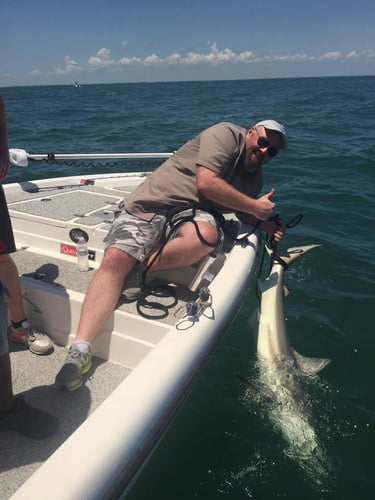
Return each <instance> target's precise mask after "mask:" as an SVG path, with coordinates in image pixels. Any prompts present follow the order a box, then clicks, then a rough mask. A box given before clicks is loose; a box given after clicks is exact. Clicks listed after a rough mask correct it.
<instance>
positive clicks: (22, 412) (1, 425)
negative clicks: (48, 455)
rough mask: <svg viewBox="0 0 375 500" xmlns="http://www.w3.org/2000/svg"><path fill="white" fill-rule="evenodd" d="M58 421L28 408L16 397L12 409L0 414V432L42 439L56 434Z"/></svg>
mask: <svg viewBox="0 0 375 500" xmlns="http://www.w3.org/2000/svg"><path fill="white" fill-rule="evenodd" d="M58 427H59V420H58V419H57V418H56V417H55V416H53V415H50V414H49V413H47V412H45V411H43V410H38V409H37V408H34V407H33V406H30V405H28V404H27V403H26V401H25V400H24V399H23V396H21V395H18V396H16V397H15V398H14V402H13V406H12V408H11V409H10V410H9V411H7V412H2V413H0V432H8V431H15V432H19V433H20V434H23V435H24V436H26V437H29V438H32V439H44V438H47V437H50V436H52V435H53V434H55V433H56V431H57V429H58Z"/></svg>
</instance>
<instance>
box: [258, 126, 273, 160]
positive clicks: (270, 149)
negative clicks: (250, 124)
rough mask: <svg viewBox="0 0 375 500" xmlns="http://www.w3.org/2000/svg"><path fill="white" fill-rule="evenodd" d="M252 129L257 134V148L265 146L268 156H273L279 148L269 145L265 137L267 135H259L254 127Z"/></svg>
mask: <svg viewBox="0 0 375 500" xmlns="http://www.w3.org/2000/svg"><path fill="white" fill-rule="evenodd" d="M254 130H255V132H256V133H257V134H258V142H257V144H258V148H261V149H263V148H267V154H268V156H269V157H270V158H273V157H274V156H276V155H277V153H278V152H279V150H278V149H276V148H274V147H272V146H270V141H269V140H268V139H267V137H263V136H260V135H259V132H258V130H257V129H256V127H254Z"/></svg>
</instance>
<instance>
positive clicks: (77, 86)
mask: <svg viewBox="0 0 375 500" xmlns="http://www.w3.org/2000/svg"><path fill="white" fill-rule="evenodd" d="M73 85H74V86H75V87H76V88H80V87H81V84H80V83H79V82H74V84H73Z"/></svg>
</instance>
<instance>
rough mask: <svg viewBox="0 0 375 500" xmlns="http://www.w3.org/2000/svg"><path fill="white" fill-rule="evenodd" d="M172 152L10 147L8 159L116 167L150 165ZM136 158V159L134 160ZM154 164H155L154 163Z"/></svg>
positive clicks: (18, 162) (24, 164)
mask: <svg viewBox="0 0 375 500" xmlns="http://www.w3.org/2000/svg"><path fill="white" fill-rule="evenodd" d="M172 154H173V153H156V152H147V153H67V154H66V153H52V152H51V153H41V154H30V153H28V152H27V151H25V150H24V149H10V150H9V159H10V163H11V164H12V165H15V166H17V167H27V166H28V165H29V162H33V161H41V162H46V163H48V164H55V165H67V166H76V167H80V166H85V167H87V166H95V167H116V166H119V165H121V166H124V165H132V166H134V165H137V167H141V166H150V165H151V164H152V163H157V162H158V163H159V164H160V161H164V160H166V159H167V158H169V157H170V156H172ZM135 160H136V161H135ZM154 166H155V165H154Z"/></svg>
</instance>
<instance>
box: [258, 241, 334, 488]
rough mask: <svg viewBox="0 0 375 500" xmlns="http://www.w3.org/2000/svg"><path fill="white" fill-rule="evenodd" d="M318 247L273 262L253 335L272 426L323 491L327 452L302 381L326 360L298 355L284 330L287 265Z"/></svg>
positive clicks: (327, 475) (263, 284)
mask: <svg viewBox="0 0 375 500" xmlns="http://www.w3.org/2000/svg"><path fill="white" fill-rule="evenodd" d="M317 246H319V245H310V246H302V247H298V248H297V247H296V248H289V249H288V250H287V251H286V253H285V254H284V255H281V256H280V257H281V259H282V263H281V262H280V261H278V260H273V264H272V267H271V270H270V273H269V276H268V277H267V278H266V279H265V280H264V281H263V282H260V283H259V287H260V290H261V293H262V295H261V304H260V314H259V324H258V336H257V356H258V371H259V380H258V384H257V385H258V387H259V388H260V393H261V394H263V395H264V396H265V397H266V399H267V401H268V404H267V408H268V417H269V419H270V421H271V422H272V423H273V424H274V427H275V428H276V429H277V430H278V431H279V432H280V433H281V435H282V436H283V438H284V441H285V442H286V443H287V444H288V447H287V449H285V450H284V452H285V454H286V455H287V456H288V457H289V458H291V459H292V460H294V461H295V462H296V463H297V464H298V466H299V468H300V469H302V470H303V471H304V472H305V473H306V474H307V475H308V476H309V478H310V480H311V481H312V482H314V483H315V485H316V487H317V488H319V489H321V488H324V486H326V485H327V484H328V482H329V480H330V479H331V476H332V471H331V470H330V465H329V462H328V458H327V454H326V451H325V448H324V446H323V445H322V444H321V442H320V440H319V438H318V436H317V434H316V432H315V428H314V423H315V418H314V416H313V414H312V411H311V408H312V404H311V400H309V397H308V394H307V393H306V390H305V387H306V383H305V382H304V381H306V382H310V381H312V380H314V376H315V375H316V374H317V373H318V372H319V371H320V370H322V369H323V368H324V367H325V366H327V365H328V363H329V362H330V360H329V359H324V358H308V357H305V356H302V355H300V354H299V353H297V352H296V351H295V350H294V349H293V348H292V346H291V345H290V342H289V338H288V335H287V330H286V325H285V313H284V298H285V295H286V292H285V289H284V284H283V277H284V271H285V269H286V268H287V266H289V265H290V264H292V263H293V262H294V261H295V260H297V259H298V258H299V257H301V256H303V255H304V254H305V253H306V252H308V251H309V250H312V249H313V248H315V247H317ZM269 253H270V251H269ZM283 264H284V265H283ZM307 385H308V384H307Z"/></svg>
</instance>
